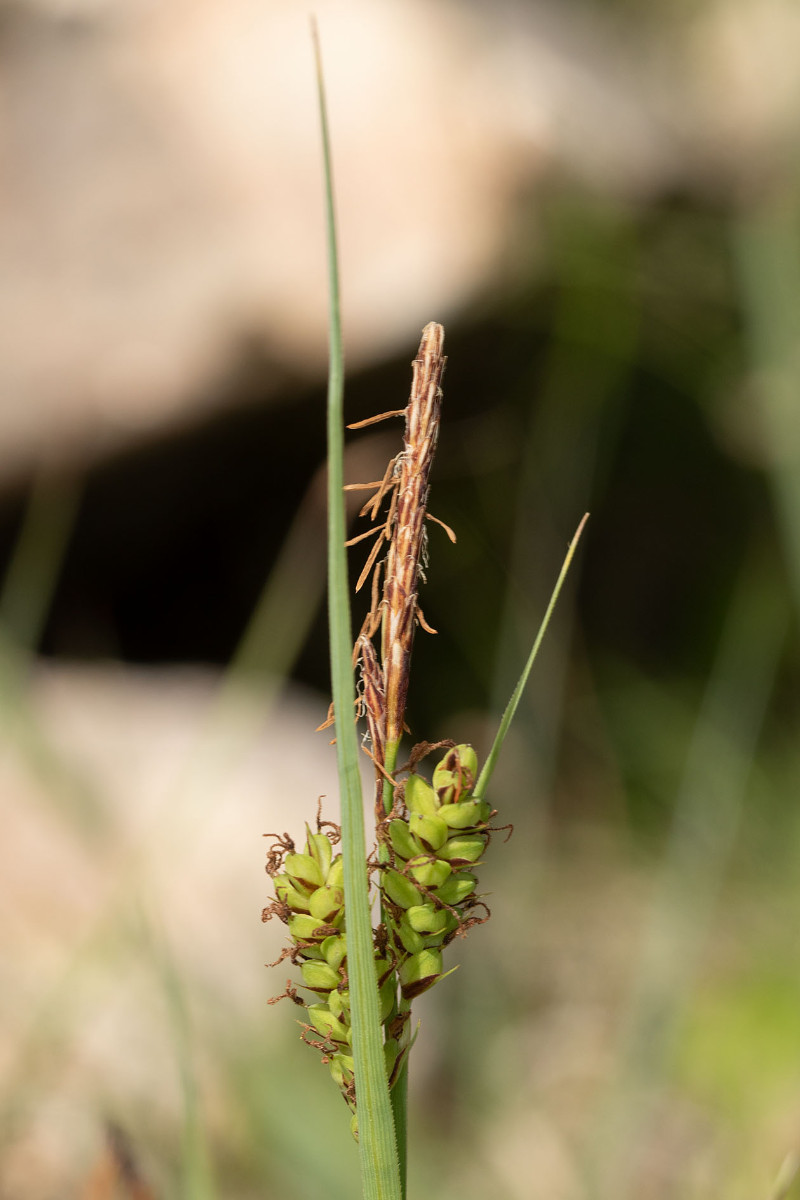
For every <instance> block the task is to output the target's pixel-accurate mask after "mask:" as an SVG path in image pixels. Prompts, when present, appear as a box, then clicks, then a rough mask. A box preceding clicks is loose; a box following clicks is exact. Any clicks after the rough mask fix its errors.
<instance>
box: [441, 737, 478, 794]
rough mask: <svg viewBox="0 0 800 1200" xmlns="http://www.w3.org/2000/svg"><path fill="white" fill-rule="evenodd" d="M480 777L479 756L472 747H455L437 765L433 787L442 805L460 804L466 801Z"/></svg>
mask: <svg viewBox="0 0 800 1200" xmlns="http://www.w3.org/2000/svg"><path fill="white" fill-rule="evenodd" d="M477 777H478V756H477V754H476V753H475V751H474V750H473V749H472V746H467V745H460V746H454V747H453V749H452V750H448V751H447V754H445V756H444V758H443V759H442V760H441V762H440V763H438V764H437V766H436V768H435V769H434V772H433V786H434V788H435V789H436V795H437V798H438V800H439V802H440V803H441V804H458V803H459V801H461V800H466V799H467V797H468V796H469V795H470V793H471V792H472V789H473V787H474V786H475V780H476V779H477Z"/></svg>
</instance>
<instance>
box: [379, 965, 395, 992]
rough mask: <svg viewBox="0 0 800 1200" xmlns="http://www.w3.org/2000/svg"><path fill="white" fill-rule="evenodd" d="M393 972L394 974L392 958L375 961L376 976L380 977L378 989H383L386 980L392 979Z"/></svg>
mask: <svg viewBox="0 0 800 1200" xmlns="http://www.w3.org/2000/svg"><path fill="white" fill-rule="evenodd" d="M393 972H394V961H393V959H390V958H376V959H375V974H376V975H377V977H378V987H382V986H383V984H384V983H385V982H386V980H387V979H389V978H390V977H391V975H392V973H393Z"/></svg>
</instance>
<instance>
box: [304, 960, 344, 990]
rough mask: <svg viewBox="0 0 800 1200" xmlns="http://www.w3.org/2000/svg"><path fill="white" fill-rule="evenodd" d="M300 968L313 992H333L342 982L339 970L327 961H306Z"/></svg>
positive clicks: (305, 981) (307, 985) (306, 983)
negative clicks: (335, 969)
mask: <svg viewBox="0 0 800 1200" xmlns="http://www.w3.org/2000/svg"><path fill="white" fill-rule="evenodd" d="M300 970H301V971H302V974H303V981H304V983H305V985H306V987H308V988H311V991H312V992H332V991H333V989H334V988H337V987H338V986H339V984H340V983H341V978H340V976H339V972H338V971H334V969H333V967H331V966H329V965H328V964H327V963H326V962H304V963H303V965H302V966H301V968H300Z"/></svg>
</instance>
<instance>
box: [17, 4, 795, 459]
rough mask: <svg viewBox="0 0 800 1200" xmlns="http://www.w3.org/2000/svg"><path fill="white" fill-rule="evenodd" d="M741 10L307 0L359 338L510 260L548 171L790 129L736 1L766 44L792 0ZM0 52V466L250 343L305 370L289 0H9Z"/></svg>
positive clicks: (198, 391)
mask: <svg viewBox="0 0 800 1200" xmlns="http://www.w3.org/2000/svg"><path fill="white" fill-rule="evenodd" d="M757 7H758V6H757V5H755V4H752V5H750V7H749V8H748V6H747V4H746V0H737V3H736V4H735V5H734V4H733V3H729V4H722V3H719V4H717V5H715V6H713V8H709V10H708V12H707V13H705V15H704V16H703V18H702V20H701V19H700V18H699V17H698V19H697V20H696V21H695V22H690V21H686V22H685V23H684V24H683V25H679V24H677V23H676V22H674V21H672V22H667V21H666V18H665V20H664V23H663V26H662V25H661V24H660V23H659V21H658V19H654V20H653V22H652V23H646V22H643V21H642V22H639V23H638V25H637V23H635V22H633V21H631V20H627V19H626V21H625V23H624V24H623V23H622V22H621V21H620V22H618V21H617V19H616V18H615V17H612V16H611V15H609V14H602V16H601V14H600V13H597V12H594V13H592V12H591V11H589V10H584V9H581V8H579V7H578V6H557V5H553V4H551V5H547V4H542V5H536V6H530V5H527V4H519V3H513V2H507V3H498V4H497V5H486V6H481V5H479V4H475V5H465V4H462V5H458V4H453V3H448V2H447V0H424V2H423V0H391V2H389V3H385V4H382V5H380V6H377V7H376V6H375V5H370V4H368V3H366V0H321V3H320V4H319V5H318V6H317V12H318V16H319V24H320V31H321V38H322V45H323V53H324V59H325V68H326V75H327V85H328V92H329V105H330V120H331V130H332V137H333V149H334V161H335V176H336V179H335V182H336V190H337V203H338V215H339V222H340V235H341V256H342V272H343V298H344V318H345V325H346V332H347V345H348V355H349V363H350V365H351V366H358V365H364V364H366V363H368V362H370V361H375V360H378V359H381V358H383V357H384V356H386V355H387V353H389V352H390V351H392V352H394V351H396V350H398V348H400V347H402V348H408V347H411V348H413V346H414V344H415V338H416V336H417V334H418V331H419V329H420V328H421V326H422V325H423V324H424V323H425V322H426V321H427V320H429V319H431V318H432V317H435V318H437V319H447V318H448V317H449V316H451V315H452V314H453V313H455V312H457V311H459V310H460V309H461V308H463V306H464V305H465V304H467V303H469V302H470V300H471V299H473V298H474V297H475V296H477V295H479V294H482V293H486V292H487V290H490V289H491V288H492V287H493V286H496V284H497V283H498V281H499V280H502V279H505V280H506V282H508V281H509V280H510V279H511V278H513V276H514V274H515V273H516V272H517V271H519V270H520V269H521V265H522V263H523V262H524V261H525V259H526V255H524V254H523V255H522V256H520V239H521V236H522V235H521V227H520V224H519V222H520V220H524V221H525V223H526V225H529V224H530V207H529V204H528V203H527V199H526V198H527V197H529V196H530V193H531V188H532V185H533V184H534V183H535V181H536V180H537V179H538V178H539V177H540V175H541V173H542V172H543V171H544V170H550V171H552V170H553V168H559V169H564V168H566V170H567V171H568V172H570V173H572V174H574V175H577V176H578V177H579V178H582V179H583V180H584V181H585V182H587V183H588V184H589V185H590V186H592V187H599V188H604V189H610V190H611V191H612V192H613V193H615V194H619V195H624V196H631V195H633V196H638V197H641V196H642V195H643V194H647V193H648V192H651V191H652V190H653V189H654V188H658V187H659V186H669V185H670V184H674V183H675V181H676V180H678V179H682V178H686V176H687V173H688V174H689V175H692V174H693V173H695V172H697V171H698V170H699V171H701V172H702V171H705V172H707V171H708V170H709V163H710V164H711V169H712V170H713V169H718V168H719V167H720V166H721V164H723V163H728V164H730V163H731V162H732V161H733V160H734V155H733V154H732V153H727V154H726V152H725V148H724V145H720V144H719V143H720V140H721V139H722V140H723V141H724V138H725V137H728V138H729V139H730V145H731V147H733V146H735V145H737V144H738V142H737V139H738V138H739V136H740V134H741V130H742V129H743V128H749V129H750V134H749V135H748V147H749V148H750V149H752V148H753V146H754V143H755V142H756V141H758V140H759V139H761V140H762V141H763V139H764V138H769V136H770V130H771V129H772V128H773V126H774V124H775V122H776V121H777V122H779V123H780V122H781V121H782V122H783V126H784V127H787V128H789V127H790V128H792V129H794V128H796V117H797V113H796V106H795V108H793V109H792V110H791V111H792V114H793V120H792V122H790V123H789V126H787V121H788V117H787V116H786V113H787V111H789V110H788V109H787V104H789V102H790V101H791V103H792V104H794V101H795V99H796V89H795V88H793V87H791V86H789V85H788V83H787V82H786V81H787V79H788V76H787V73H786V71H782V72H780V73H779V78H780V79H781V80H783V81H784V86H782V88H778V90H777V92H775V89H772V90H770V88H771V84H769V72H767V74H766V75H765V74H764V73H763V72H759V73H758V80H759V87H758V89H756V90H757V93H758V94H757V95H754V94H751V93H753V89H750V93H748V95H750V100H747V101H743V99H742V92H741V90H737V89H736V88H734V89H733V93H732V92H731V89H730V87H729V86H728V85H729V83H730V82H731V80H732V79H736V78H739V76H740V75H741V72H742V66H741V63H742V55H741V49H742V37H743V36H744V31H745V30H746V28H749V27H750V26H751V25H754V24H755V26H757V27H758V28H757V32H758V33H759V37H758V38H757V39H755V41H756V42H757V44H758V45H760V46H762V47H766V48H767V49H768V48H769V46H770V45H772V44H773V43H774V41H775V36H776V30H780V29H781V28H783V26H784V25H786V22H787V20H789V18H788V17H787V14H786V13H785V12H784V11H783V10H784V9H785V7H786V6H785V5H784V6H783V8H782V7H781V5H780V4H779V3H778V0H772V2H771V4H770V5H769V6H768V7H769V14H768V15H763V14H762V15H761V16H758V15H757V14H756V9H757ZM751 10H752V11H751ZM773 18H774V20H773ZM789 23H790V24H791V22H789ZM737 29H738V30H739V33H740V35H741V36H740V37H739V38H738V41H737V37H736V36H735V34H736V30H737ZM789 32H791V30H789ZM744 44H745V45H746V46H748V48H749V43H747V42H746V41H745V43H744ZM737 46H738V50H737ZM737 53H738V55H739V57H738V59H737ZM737 62H738V63H739V66H738V67H737ZM707 64H711V67H712V69H711V70H710V71H709V70H707V69H706V68H707ZM0 71H1V72H2V79H3V93H4V104H3V110H2V117H0V158H1V159H2V167H3V178H4V180H5V188H4V192H3V195H2V198H0V339H1V341H2V344H0V395H2V402H1V403H0V473H4V474H8V472H9V471H10V470H14V469H16V470H20V469H24V470H27V469H28V467H29V466H30V464H31V463H32V462H33V461H34V460H36V459H38V458H39V457H41V456H42V455H44V456H45V457H47V456H52V455H56V456H62V457H64V456H66V457H69V458H73V459H77V461H79V462H82V461H85V460H87V459H92V458H95V457H97V455H99V454H102V453H104V452H105V451H106V450H108V449H110V448H113V447H114V446H116V445H118V444H120V443H124V442H127V441H129V440H131V439H134V438H138V437H142V436H144V435H146V434H149V433H152V432H154V431H158V430H160V429H163V428H164V427H166V426H169V425H171V424H174V423H176V422H182V421H185V420H187V419H189V418H191V417H193V416H197V415H199V414H201V413H202V412H203V411H204V410H208V409H210V408H215V407H219V406H221V405H224V404H226V403H230V395H229V390H228V392H226V388H225V386H224V383H225V380H226V378H228V377H229V374H230V373H231V372H232V371H233V370H234V368H235V365H236V363H237V356H239V355H240V354H241V353H242V347H243V345H245V344H248V345H252V344H257V345H258V346H259V347H260V348H261V350H262V352H263V358H264V360H265V362H267V363H271V364H273V366H274V368H275V369H274V371H270V370H269V369H268V368H267V369H265V371H264V378H263V380H262V381H261V386H260V394H261V395H262V396H264V397H265V398H266V397H268V396H269V394H270V390H271V389H274V388H275V387H277V386H278V382H279V378H280V376H281V375H282V374H285V372H286V370H289V371H290V372H291V373H292V374H293V375H300V376H305V377H306V378H313V379H317V378H319V377H321V375H322V373H323V371H324V363H325V357H326V305H327V301H326V279H325V246H324V243H325V232H324V219H323V210H322V181H321V164H320V147H319V132H318V117H317V113H316V96H315V84H314V77H313V68H312V53H311V44H310V37H309V28H308V21H307V13H306V11H305V10H304V9H302V8H297V7H296V6H294V5H289V4H285V3H281V2H280V0H228V2H227V3H224V4H223V3H220V0H169V2H165V3H159V4H156V3H149V2H147V0H16V2H12V3H6V4H5V5H4V6H3V9H2V13H1V14H0ZM762 85H763V86H762ZM773 92H775V97H777V98H775V97H773V99H772V100H770V101H767V100H765V99H764V96H765V94H767V93H769V94H770V95H773ZM732 95H733V97H734V99H735V101H736V112H737V114H739V116H737V117H736V119H735V120H733V119H732V118H731V117H730V113H731V112H733V110H732V109H731V107H730V102H731V96H732ZM743 104H744V105H745V106H748V105H749V108H748V111H749V113H750V122H749V126H748V123H747V122H748V118H747V114H741V113H740V110H741V108H742V106H743ZM776 106H777V107H776ZM725 114H728V115H727V116H725ZM711 144H714V145H715V146H716V150H715V153H714V154H710V153H709V146H710V145H711ZM715 164H716V165H715ZM530 240H531V239H530V232H529V231H528V233H527V234H525V235H524V238H523V241H524V244H525V245H526V246H527V245H529V244H530ZM410 353H411V351H410V350H409V354H410Z"/></svg>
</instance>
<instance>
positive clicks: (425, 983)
mask: <svg viewBox="0 0 800 1200" xmlns="http://www.w3.org/2000/svg"><path fill="white" fill-rule="evenodd" d="M441 973H442V954H441V951H440V950H420V952H419V954H414V955H412V956H411V958H408V959H406V961H405V962H404V963H403V964H402V966H401V967H400V989H401V991H402V993H403V997H404V999H406V1000H413V999H414V997H415V996H419V995H421V994H422V992H424V991H426V990H427V989H428V988H429V987H431V986H432V985H433V984H434V983H436V980H437V979H438V978H439V976H440V975H441Z"/></svg>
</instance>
